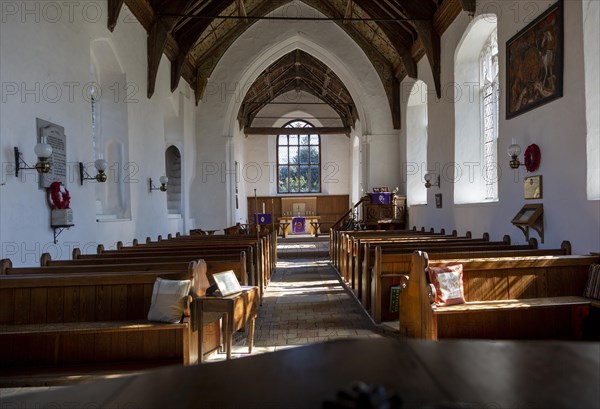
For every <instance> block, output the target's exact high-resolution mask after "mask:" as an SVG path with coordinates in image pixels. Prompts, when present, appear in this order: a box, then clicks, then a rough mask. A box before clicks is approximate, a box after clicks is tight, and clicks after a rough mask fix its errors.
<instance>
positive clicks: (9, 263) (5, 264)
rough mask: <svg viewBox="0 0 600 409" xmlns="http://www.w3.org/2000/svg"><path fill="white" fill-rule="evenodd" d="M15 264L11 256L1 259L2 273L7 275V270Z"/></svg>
mask: <svg viewBox="0 0 600 409" xmlns="http://www.w3.org/2000/svg"><path fill="white" fill-rule="evenodd" d="M12 266H13V264H12V261H11V260H10V259H9V258H3V259H2V260H0V275H6V270H8V269H9V268H12Z"/></svg>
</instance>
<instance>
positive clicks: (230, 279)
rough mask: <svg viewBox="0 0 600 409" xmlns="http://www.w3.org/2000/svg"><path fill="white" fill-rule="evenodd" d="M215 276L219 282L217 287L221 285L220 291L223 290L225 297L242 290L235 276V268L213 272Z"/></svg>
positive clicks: (216, 281)
mask: <svg viewBox="0 0 600 409" xmlns="http://www.w3.org/2000/svg"><path fill="white" fill-rule="evenodd" d="M213 278H214V280H215V283H216V284H217V287H219V291H221V295H222V296H224V297H226V296H228V295H232V294H236V293H241V292H242V287H241V286H240V282H239V281H238V279H237V277H236V276H235V273H234V272H233V270H228V271H224V272H222V273H216V274H213Z"/></svg>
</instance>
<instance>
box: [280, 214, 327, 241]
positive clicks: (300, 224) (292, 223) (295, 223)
mask: <svg viewBox="0 0 600 409" xmlns="http://www.w3.org/2000/svg"><path fill="white" fill-rule="evenodd" d="M320 221H321V216H314V215H306V216H283V217H279V223H287V224H288V225H287V226H286V232H285V235H284V236H287V235H289V234H310V235H311V236H315V235H318V234H319V233H320V231H319V229H318V228H317V229H315V227H314V225H313V223H316V224H317V225H318V223H320Z"/></svg>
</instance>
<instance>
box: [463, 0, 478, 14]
mask: <svg viewBox="0 0 600 409" xmlns="http://www.w3.org/2000/svg"><path fill="white" fill-rule="evenodd" d="M459 2H460V5H461V7H462V9H463V10H464V11H466V12H467V13H469V15H470V16H473V15H474V14H475V9H476V7H477V1H476V0H459Z"/></svg>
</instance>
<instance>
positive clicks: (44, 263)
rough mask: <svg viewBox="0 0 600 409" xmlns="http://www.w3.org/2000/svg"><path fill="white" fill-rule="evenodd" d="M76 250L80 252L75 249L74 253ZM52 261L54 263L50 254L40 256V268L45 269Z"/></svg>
mask: <svg viewBox="0 0 600 409" xmlns="http://www.w3.org/2000/svg"><path fill="white" fill-rule="evenodd" d="M75 250H79V249H73V252H75ZM51 261H52V256H51V255H50V253H42V255H41V256H40V266H41V267H45V266H47V265H49V264H50V262H51Z"/></svg>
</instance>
